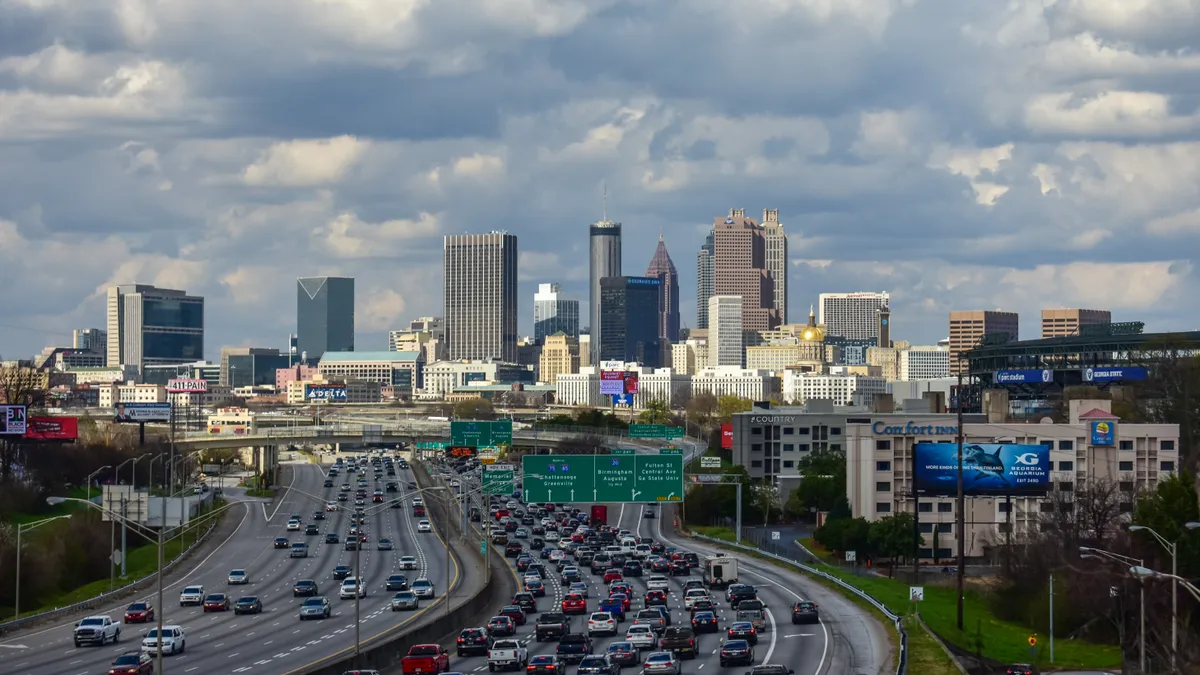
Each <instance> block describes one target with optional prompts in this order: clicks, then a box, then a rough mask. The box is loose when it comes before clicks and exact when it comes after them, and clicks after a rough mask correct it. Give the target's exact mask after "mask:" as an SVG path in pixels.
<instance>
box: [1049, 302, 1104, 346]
mask: <svg viewBox="0 0 1200 675" xmlns="http://www.w3.org/2000/svg"><path fill="white" fill-rule="evenodd" d="M1100 323H1112V312H1110V311H1108V310H1107V309H1043V310H1042V339H1043V340H1044V339H1046V338H1052V337H1067V336H1069V335H1078V334H1079V329H1080V328H1081V327H1083V326H1092V325H1095V324H1100Z"/></svg>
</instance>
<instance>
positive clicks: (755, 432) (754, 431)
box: [750, 427, 762, 436]
mask: <svg viewBox="0 0 1200 675" xmlns="http://www.w3.org/2000/svg"><path fill="white" fill-rule="evenodd" d="M750 435H751V436H762V427H750Z"/></svg>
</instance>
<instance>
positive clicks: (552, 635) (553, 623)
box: [533, 612, 571, 642]
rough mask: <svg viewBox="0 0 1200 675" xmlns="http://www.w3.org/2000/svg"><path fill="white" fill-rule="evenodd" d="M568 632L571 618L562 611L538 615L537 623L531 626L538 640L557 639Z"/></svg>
mask: <svg viewBox="0 0 1200 675" xmlns="http://www.w3.org/2000/svg"><path fill="white" fill-rule="evenodd" d="M569 632H571V619H570V618H569V617H568V616H567V615H566V614H563V613H562V612H546V613H545V614H543V615H541V616H539V617H538V620H537V624H535V625H534V628H533V635H534V638H535V639H536V640H537V641H538V642H541V641H543V640H557V639H559V638H561V637H562V636H564V635H566V634H567V633H569Z"/></svg>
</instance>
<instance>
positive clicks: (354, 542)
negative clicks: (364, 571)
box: [342, 536, 358, 551]
mask: <svg viewBox="0 0 1200 675" xmlns="http://www.w3.org/2000/svg"><path fill="white" fill-rule="evenodd" d="M342 550H345V551H357V550H358V537H357V536H354V537H347V538H346V543H344V544H342Z"/></svg>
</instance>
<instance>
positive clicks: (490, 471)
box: [483, 464, 515, 495]
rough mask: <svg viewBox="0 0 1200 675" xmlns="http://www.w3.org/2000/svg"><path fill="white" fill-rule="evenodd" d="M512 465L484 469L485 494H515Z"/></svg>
mask: <svg viewBox="0 0 1200 675" xmlns="http://www.w3.org/2000/svg"><path fill="white" fill-rule="evenodd" d="M514 473H515V471H514V468H513V465H512V464H491V465H487V466H484V467H483V494H485V495H510V494H512V493H513V478H514Z"/></svg>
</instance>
